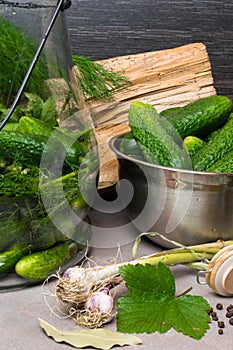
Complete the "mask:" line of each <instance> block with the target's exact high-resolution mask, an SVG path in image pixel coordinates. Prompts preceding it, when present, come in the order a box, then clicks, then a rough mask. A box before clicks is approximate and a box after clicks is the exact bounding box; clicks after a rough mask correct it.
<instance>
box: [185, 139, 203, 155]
mask: <svg viewBox="0 0 233 350" xmlns="http://www.w3.org/2000/svg"><path fill="white" fill-rule="evenodd" d="M204 145H205V141H203V140H201V139H200V138H199V137H196V136H191V135H190V136H186V137H185V139H184V141H183V147H184V148H185V149H186V151H187V152H188V154H189V155H190V157H191V158H192V157H193V156H194V154H195V153H196V152H197V151H199V150H200V149H201V148H202V147H203V146H204Z"/></svg>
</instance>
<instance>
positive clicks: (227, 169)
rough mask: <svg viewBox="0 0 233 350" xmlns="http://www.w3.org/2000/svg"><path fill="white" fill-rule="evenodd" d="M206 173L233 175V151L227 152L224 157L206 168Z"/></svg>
mask: <svg viewBox="0 0 233 350" xmlns="http://www.w3.org/2000/svg"><path fill="white" fill-rule="evenodd" d="M205 171H207V172H216V173H233V151H230V152H228V153H227V154H226V155H225V156H224V157H222V158H221V159H219V160H218V161H217V162H215V163H214V164H212V166H211V167H209V168H207V169H206V170H205Z"/></svg>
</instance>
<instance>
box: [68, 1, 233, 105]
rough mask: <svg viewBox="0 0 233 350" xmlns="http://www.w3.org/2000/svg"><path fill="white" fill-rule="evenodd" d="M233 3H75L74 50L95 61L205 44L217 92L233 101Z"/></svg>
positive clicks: (70, 14)
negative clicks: (197, 43) (196, 43)
mask: <svg viewBox="0 0 233 350" xmlns="http://www.w3.org/2000/svg"><path fill="white" fill-rule="evenodd" d="M232 13H233V1H232V0H225V1H223V0H221V1H215V0H202V1H201V0H176V1H175V0H115V1H112V0H72V5H71V7H70V8H69V9H68V10H67V15H68V26H69V33H70V40H71V47H72V51H73V52H74V53H76V54H80V55H86V56H89V57H92V58H93V59H96V60H98V59H105V58H110V57H115V56H122V55H129V54H135V53H140V52H148V51H156V50H164V49H169V48H174V47H178V46H181V45H185V44H190V43H194V42H203V43H204V44H205V45H206V47H207V51H208V54H209V57H210V61H211V66H212V72H213V77H214V82H215V88H216V90H217V92H218V93H220V94H225V95H227V96H229V97H231V98H233V89H232V86H233V18H232Z"/></svg>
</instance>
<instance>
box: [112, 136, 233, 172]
mask: <svg viewBox="0 0 233 350" xmlns="http://www.w3.org/2000/svg"><path fill="white" fill-rule="evenodd" d="M126 134H127V133H122V134H120V135H117V136H113V137H112V138H110V139H109V147H110V149H111V151H113V152H114V153H115V154H116V155H117V156H118V157H119V158H123V159H127V160H129V161H131V162H134V163H138V164H140V165H142V166H144V167H148V168H151V169H161V170H166V171H171V172H173V173H174V172H177V173H183V174H190V175H193V176H197V175H201V176H210V175H211V176H212V177H216V178H218V177H220V178H223V177H233V173H227V172H225V173H223V172H222V173H217V172H204V171H194V170H189V169H177V168H169V167H165V166H162V165H158V164H152V163H148V162H145V161H143V160H139V159H136V158H134V157H132V156H128V155H127V154H125V153H122V152H121V151H120V150H119V149H118V148H117V147H116V145H115V143H116V142H117V141H118V140H119V138H120V137H123V136H124V135H126Z"/></svg>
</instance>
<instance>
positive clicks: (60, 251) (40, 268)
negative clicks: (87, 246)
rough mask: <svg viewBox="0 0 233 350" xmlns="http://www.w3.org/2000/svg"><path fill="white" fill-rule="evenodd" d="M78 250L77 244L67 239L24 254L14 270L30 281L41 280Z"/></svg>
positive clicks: (73, 255) (71, 257)
mask: <svg viewBox="0 0 233 350" xmlns="http://www.w3.org/2000/svg"><path fill="white" fill-rule="evenodd" d="M78 250H79V246H78V244H77V243H76V242H70V241H69V242H66V243H62V244H59V245H57V246H55V247H53V248H50V249H47V250H43V251H39V252H35V253H32V254H30V255H26V256H24V257H23V258H22V259H20V260H19V261H18V262H17V264H16V265H15V272H16V273H17V275H19V276H20V277H23V278H25V279H26V280H29V281H31V282H41V281H43V280H45V279H46V278H47V277H48V276H49V275H51V274H52V273H54V272H56V270H58V269H59V268H60V267H62V266H63V265H64V264H65V263H67V262H68V261H70V260H71V259H73V258H74V257H75V256H76V254H77V253H78Z"/></svg>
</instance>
